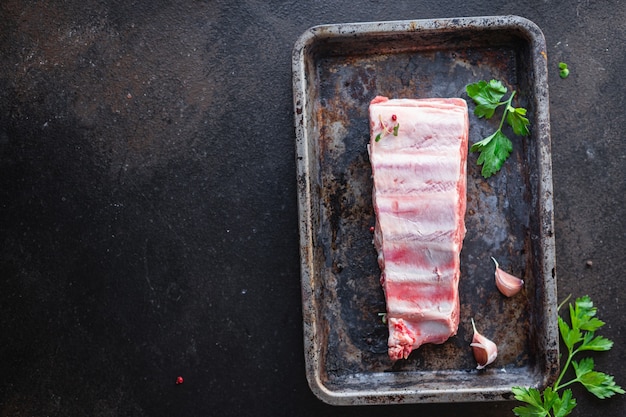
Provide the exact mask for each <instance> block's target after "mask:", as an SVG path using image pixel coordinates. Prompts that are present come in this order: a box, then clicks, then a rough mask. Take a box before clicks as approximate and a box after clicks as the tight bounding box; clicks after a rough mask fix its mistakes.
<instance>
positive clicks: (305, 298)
mask: <svg viewBox="0 0 626 417" xmlns="http://www.w3.org/2000/svg"><path fill="white" fill-rule="evenodd" d="M485 21H489V22H490V24H489V29H490V30H496V31H506V30H515V31H517V32H522V33H524V34H525V35H526V36H527V37H528V41H529V44H530V45H531V50H532V51H533V52H534V53H533V54H532V55H531V56H532V57H533V58H536V57H537V56H538V55H541V56H542V57H543V58H544V59H533V60H532V63H531V64H530V65H529V67H530V68H532V71H534V76H535V83H534V84H535V86H536V85H542V86H545V88H544V89H542V90H541V94H538V95H534V94H533V99H534V100H535V101H536V108H537V112H536V120H535V126H536V131H535V136H536V140H537V142H538V148H540V149H541V151H540V152H538V154H537V156H538V158H539V160H538V172H539V175H538V181H539V183H538V184H537V189H538V190H539V191H540V194H541V195H543V196H545V199H542V200H541V201H542V204H540V209H541V212H540V213H539V217H540V218H541V220H542V221H541V222H540V224H541V231H540V233H541V235H542V236H541V239H542V242H543V251H542V254H543V256H544V259H543V260H542V266H543V269H542V274H543V283H544V293H545V294H544V297H543V299H553V300H557V288H556V271H555V264H556V260H555V252H556V251H555V238H554V214H553V209H554V205H553V200H552V196H553V188H552V187H553V186H552V176H551V171H552V163H551V158H550V156H549V155H550V154H551V152H550V146H551V145H550V142H551V140H550V121H549V111H548V110H547V109H548V104H549V98H548V89H547V87H548V80H547V56H546V53H547V52H546V44H545V37H544V35H543V33H542V31H541V29H540V28H539V27H538V26H537V25H536V24H535V23H533V22H532V21H530V20H528V19H526V18H524V17H520V16H515V15H504V16H476V17H456V18H442V19H416V20H393V21H373V22H357V23H336V24H325V25H317V26H313V27H311V28H309V29H307V30H306V31H305V32H304V33H303V34H302V35H301V36H300V37H299V38H298V39H297V41H296V42H295V44H294V47H293V50H292V74H293V80H292V83H293V86H292V87H293V105H294V119H295V133H296V165H297V179H298V195H297V197H298V209H299V210H298V222H299V231H300V261H301V262H300V263H301V265H300V266H301V272H300V279H301V293H302V303H303V310H302V312H303V330H304V345H305V352H311V355H305V368H306V378H307V381H308V384H309V387H310V389H311V390H312V391H313V393H314V394H315V395H316V396H317V397H318V398H319V399H320V400H322V401H324V402H325V403H328V404H331V405H366V404H400V403H418V402H420V403H422V402H423V403H440V402H472V401H489V400H507V399H512V393H511V390H510V387H502V386H494V387H492V388H490V389H485V388H481V389H480V391H477V390H476V389H473V388H463V389H455V390H447V391H446V390H438V389H434V390H419V389H414V388H411V389H399V390H386V391H380V390H371V389H367V390H362V391H353V390H349V391H336V390H332V389H330V388H329V387H327V386H326V385H325V384H324V382H323V380H322V376H321V374H320V366H321V365H322V363H321V361H322V359H321V358H320V349H319V348H318V346H317V340H318V339H317V338H316V334H315V331H316V330H315V317H314V312H315V311H316V310H317V308H318V306H317V305H316V302H317V300H316V299H315V294H314V293H315V288H314V285H313V284H314V282H313V278H314V277H313V275H314V271H312V270H311V266H312V265H313V259H314V254H313V249H314V248H313V245H314V243H313V235H312V233H311V231H312V220H311V215H312V210H311V203H312V199H313V197H312V189H311V182H310V174H309V172H308V170H307V167H308V166H309V164H310V162H311V161H310V158H311V155H309V152H308V149H307V144H308V142H309V138H308V133H307V126H308V124H309V120H308V115H309V112H308V110H307V109H308V106H309V103H308V102H307V100H306V99H307V96H306V83H307V79H306V76H307V72H306V70H307V68H306V53H307V49H308V48H310V47H312V46H313V45H314V44H315V43H316V42H317V41H320V40H324V39H330V38H338V39H341V38H345V39H349V38H358V37H360V36H377V35H389V34H391V35H393V34H398V35H402V34H405V33H407V32H417V31H420V32H439V31H445V32H455V31H461V30H468V29H469V30H472V29H484V22H485ZM534 90H536V87H535V89H534ZM533 93H536V91H533ZM541 109H546V111H541ZM556 317H557V311H556V306H553V307H552V308H550V306H548V310H547V311H546V316H545V317H544V321H546V322H548V324H545V325H544V326H543V328H544V329H545V338H546V340H556V346H555V347H554V351H553V352H552V355H553V356H554V357H556V358H558V354H559V352H558V349H559V347H558V341H559V336H558V328H557V326H556V322H557V320H556ZM555 366H556V368H554V365H553V367H552V369H551V374H550V375H544V380H543V381H542V383H541V384H540V385H547V384H548V383H549V379H551V378H553V376H552V375H553V374H555V373H556V372H558V366H559V364H558V361H557V364H556V365H555Z"/></svg>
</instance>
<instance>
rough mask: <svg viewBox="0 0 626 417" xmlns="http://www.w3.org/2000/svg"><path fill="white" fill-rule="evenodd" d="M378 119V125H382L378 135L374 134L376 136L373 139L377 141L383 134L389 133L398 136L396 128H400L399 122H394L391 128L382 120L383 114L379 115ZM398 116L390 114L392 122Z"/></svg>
mask: <svg viewBox="0 0 626 417" xmlns="http://www.w3.org/2000/svg"><path fill="white" fill-rule="evenodd" d="M378 119H379V120H380V126H381V127H382V129H383V131H382V132H380V133H379V134H378V135H376V137H375V138H374V140H375V141H376V142H378V141H379V140H381V139H382V138H383V137H384V136H386V135H387V134H390V135H394V136H398V129H400V123H396V125H395V126H394V127H393V129H390V128H389V126H387V125H386V124H385V122H383V116H381V115H379V116H378ZM397 119H398V118H397V117H396V115H395V114H394V115H392V116H391V120H393V121H394V122H395V121H396V120H397Z"/></svg>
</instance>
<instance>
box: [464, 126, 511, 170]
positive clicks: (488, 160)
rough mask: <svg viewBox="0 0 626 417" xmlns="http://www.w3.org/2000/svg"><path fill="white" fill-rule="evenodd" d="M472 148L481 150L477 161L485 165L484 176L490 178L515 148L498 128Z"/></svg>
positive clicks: (476, 150)
mask: <svg viewBox="0 0 626 417" xmlns="http://www.w3.org/2000/svg"><path fill="white" fill-rule="evenodd" d="M470 150H471V151H472V152H480V156H479V157H478V161H477V163H478V165H482V166H483V169H482V172H481V173H482V175H483V177H485V178H489V177H490V176H492V175H493V174H495V173H496V172H498V171H499V170H500V168H502V164H504V161H506V160H507V158H508V157H509V155H510V154H511V151H512V150H513V143H511V141H510V140H509V138H507V137H506V135H505V134H504V133H502V131H501V130H500V129H498V130H496V132H495V133H494V134H492V135H491V136H487V137H486V138H485V139H483V140H481V141H480V142H476V143H475V144H473V145H472V147H471V148H470Z"/></svg>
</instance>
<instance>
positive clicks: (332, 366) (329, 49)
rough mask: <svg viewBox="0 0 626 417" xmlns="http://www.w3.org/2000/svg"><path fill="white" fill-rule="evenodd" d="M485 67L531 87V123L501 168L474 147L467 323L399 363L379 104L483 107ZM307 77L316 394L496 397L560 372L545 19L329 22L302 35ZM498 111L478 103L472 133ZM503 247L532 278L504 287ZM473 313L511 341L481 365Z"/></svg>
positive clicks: (301, 61) (307, 233) (507, 265)
mask: <svg viewBox="0 0 626 417" xmlns="http://www.w3.org/2000/svg"><path fill="white" fill-rule="evenodd" d="M481 79H484V80H490V79H498V80H501V81H503V82H504V83H505V85H507V87H508V88H509V91H511V90H513V89H514V90H516V91H517V94H516V100H515V105H516V106H523V107H526V108H527V109H528V117H529V119H530V121H531V124H532V127H531V134H530V135H529V136H528V137H525V138H521V137H517V136H515V135H513V134H512V132H510V131H506V130H505V133H508V135H509V137H511V138H512V140H513V144H514V150H513V153H512V154H511V156H510V158H509V160H508V161H507V162H506V163H505V165H504V167H503V169H502V170H501V171H500V172H498V173H497V174H496V175H494V176H493V177H491V178H489V179H484V178H482V176H481V175H480V167H479V166H477V164H476V160H477V155H476V154H473V153H472V154H470V155H469V156H468V184H467V212H466V217H465V222H466V227H467V234H466V237H465V240H464V245H463V250H462V252H461V281H460V284H459V288H460V293H461V316H460V317H461V319H460V325H459V330H458V333H457V335H456V336H454V337H452V338H450V339H449V340H448V341H447V342H446V343H444V344H442V345H424V346H422V347H420V348H419V349H418V350H417V351H415V352H413V353H412V354H411V356H410V357H409V358H408V359H407V360H401V361H397V362H395V363H394V362H392V361H390V360H389V358H388V356H387V336H388V333H387V328H386V325H385V324H383V323H382V321H381V317H380V316H379V313H382V312H384V311H385V300H384V295H383V292H382V289H381V287H380V284H379V276H380V270H379V268H378V265H377V263H376V252H375V250H374V247H373V245H372V234H371V232H370V226H372V225H374V212H373V208H372V202H371V197H372V192H371V189H372V180H371V169H370V165H369V161H368V154H367V148H366V144H367V143H368V141H369V125H368V119H367V111H368V105H369V102H370V100H371V99H372V98H374V97H375V96H377V95H384V96H387V97H390V98H413V97H414V98H420V97H463V98H465V99H466V100H468V104H469V108H470V112H471V111H472V109H473V108H474V105H473V103H471V100H470V99H469V98H468V97H467V95H466V93H465V86H466V85H467V84H469V83H472V82H476V81H478V80H481ZM293 90H294V115H295V128H296V136H297V142H296V148H297V149H296V150H297V183H298V204H299V228H300V254H301V281H302V308H303V325H304V346H305V357H306V374H307V378H308V382H309V385H310V387H311V389H312V391H313V392H314V393H315V395H317V396H318V397H319V398H320V399H321V400H323V401H324V402H326V403H329V404H335V405H355V404H392V403H394V404H397V403H421V402H458V401H488V400H506V399H512V398H513V396H512V394H511V387H512V386H532V387H538V388H541V387H545V386H546V385H548V384H549V383H551V382H552V381H553V380H554V378H555V376H556V374H557V373H558V370H559V363H558V359H559V345H558V328H557V295H556V275H555V246H554V235H553V230H554V227H553V200H552V175H551V159H550V132H549V109H548V88H547V56H546V46H545V40H544V37H543V34H542V32H541V30H540V29H539V28H538V27H537V26H536V25H535V24H534V23H532V22H530V21H529V20H526V19H524V18H521V17H516V16H497V17H474V18H456V19H436V20H410V21H393V22H373V23H352V24H335V25H325V26H316V27H313V28H311V29H309V30H307V31H306V32H305V33H304V34H303V35H302V36H301V37H300V38H299V39H298V40H297V42H296V43H295V46H294V50H293ZM507 97H508V96H507ZM496 119H497V120H496ZM498 123H499V117H494V118H493V119H491V120H485V119H478V118H476V117H475V116H474V115H473V114H470V143H474V142H476V141H478V140H480V139H481V138H483V137H485V136H487V135H488V134H490V133H492V132H493V131H495V129H496V128H497V126H498ZM491 257H494V258H496V259H497V260H498V262H499V263H500V266H501V267H502V268H503V269H504V270H506V271H507V272H510V273H513V274H515V275H517V276H519V277H521V278H523V279H524V280H525V287H524V289H523V290H522V292H520V293H518V294H517V295H516V296H514V297H513V298H510V299H509V298H506V297H504V296H503V295H501V294H500V293H499V292H498V290H497V289H496V286H495V283H494V278H493V276H494V264H493V263H492V261H491ZM471 318H473V319H474V320H475V322H476V324H477V327H478V330H479V331H480V333H482V334H483V335H485V336H487V337H489V338H490V339H492V340H494V341H495V342H496V343H497V344H498V348H499V354H498V358H497V360H496V361H495V362H494V363H493V364H491V365H490V366H489V367H488V368H487V369H486V370H482V371H478V370H476V369H475V368H476V362H475V360H474V358H473V355H472V351H471V348H470V347H469V344H470V343H471V338H472V327H471V322H470V319H471Z"/></svg>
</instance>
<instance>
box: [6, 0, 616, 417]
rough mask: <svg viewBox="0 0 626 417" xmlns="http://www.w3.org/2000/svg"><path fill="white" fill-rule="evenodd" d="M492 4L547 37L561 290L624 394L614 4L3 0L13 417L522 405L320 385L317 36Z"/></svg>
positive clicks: (581, 0) (484, 409)
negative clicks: (313, 64)
mask: <svg viewBox="0 0 626 417" xmlns="http://www.w3.org/2000/svg"><path fill="white" fill-rule="evenodd" d="M501 14H517V15H520V16H524V17H526V18H529V19H530V20H532V21H534V22H535V23H536V24H537V25H539V26H540V27H541V28H542V30H543V32H544V34H545V36H546V41H547V46H548V51H547V53H548V60H549V66H550V77H549V84H550V85H549V88H550V105H551V123H552V140H553V143H552V146H553V148H552V149H553V178H554V190H555V213H556V218H555V223H556V244H557V265H558V269H557V275H558V285H559V295H560V298H563V297H565V296H566V295H567V294H572V295H573V296H574V297H577V296H581V295H585V294H588V295H590V296H591V297H592V299H593V300H594V301H595V303H596V304H597V305H598V306H599V307H600V311H599V315H600V317H601V318H602V319H604V320H605V321H606V322H607V326H605V328H604V329H603V330H602V333H601V334H602V335H604V336H606V337H608V338H610V339H612V340H614V341H615V347H614V349H613V350H611V351H610V352H606V353H602V354H597V355H593V356H594V358H595V360H596V366H597V368H598V369H600V370H603V371H605V372H608V373H611V374H613V375H615V377H616V381H617V383H618V384H620V385H622V386H626V365H625V364H624V361H623V358H624V357H625V356H626V327H625V324H624V320H623V314H624V309H625V304H624V303H625V300H626V290H625V289H624V285H623V282H624V278H623V276H624V273H623V271H624V270H626V256H625V255H624V254H625V253H626V243H625V242H626V208H625V207H626V206H625V204H624V203H626V198H625V195H626V147H625V146H624V140H625V135H624V126H626V111H624V109H625V108H626V102H625V96H626V86H625V83H624V81H623V79H624V78H623V75H624V72H625V71H626V53H625V49H624V45H625V41H626V23H625V22H626V4H624V2H622V1H619V0H613V1H592V0H571V1H565V0H562V1H548V0H532V1H485V0H470V1H465V2H440V1H430V0H425V1H395V2H382V1H364V0H355V1H350V2H338V1H327V2H322V1H287V2H278V1H270V2H267V1H253V0H249V1H241V2H237V3H235V2H228V1H190V0H184V1H180V2H173V1H165V0H155V1H140V0H138V1H129V0H125V1H108V2H107V1H98V0H80V1H78V0H41V1H34V0H31V1H27V0H2V1H1V2H0V52H1V54H0V57H1V59H0V370H1V371H2V372H1V374H2V378H1V381H0V416H172V415H185V416H206V415H220V416H321V415H324V416H383V415H390V414H393V415H396V416H415V415H421V416H428V415H437V416H448V415H450V416H452V415H480V416H483V417H488V416H496V415H497V416H503V415H513V414H512V412H511V411H510V410H511V409H512V408H513V406H515V403H512V402H510V403H509V402H507V403H482V404H440V405H406V406H382V407H381V406H376V407H351V408H336V407H331V406H327V405H325V404H323V403H321V402H320V401H319V400H317V399H316V398H315V397H314V396H313V394H312V393H311V392H310V390H309V388H308V386H307V383H306V379H305V371H304V355H303V342H302V328H301V299H300V282H299V254H298V234H297V206H296V181H295V161H294V129H293V117H292V111H293V108H292V101H291V99H292V91H291V66H290V58H291V49H292V46H293V44H294V42H295V40H296V39H297V37H298V36H299V35H300V34H301V33H302V32H303V31H304V30H306V29H307V28H308V27H310V26H313V25H317V24H323V23H338V22H356V21H373V20H397V19H418V18H440V17H456V16H482V15H501ZM559 61H565V62H567V63H568V64H569V66H570V69H571V75H570V77H569V78H567V79H566V80H561V79H560V78H559V76H558V68H557V64H558V62H559ZM178 375H182V376H183V377H184V378H185V382H184V384H182V385H176V384H175V383H174V382H175V379H176V377H177V376H178ZM574 395H575V397H576V399H577V401H578V404H579V406H578V407H577V408H576V409H575V410H574V412H573V413H572V415H574V416H590V415H604V416H606V417H611V416H616V417H617V416H623V415H624V414H625V412H626V399H625V398H624V396H620V397H619V398H612V399H609V400H605V401H599V400H596V399H595V398H592V397H591V396H590V395H587V394H586V393H585V392H583V391H582V390H581V389H579V388H575V389H574Z"/></svg>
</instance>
